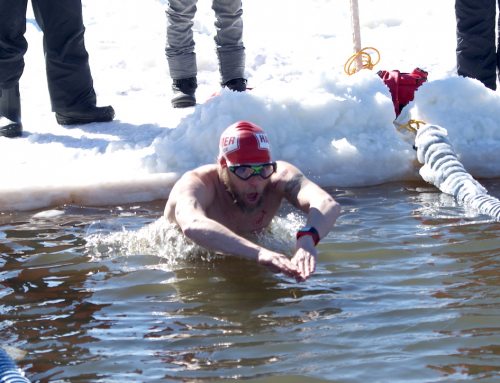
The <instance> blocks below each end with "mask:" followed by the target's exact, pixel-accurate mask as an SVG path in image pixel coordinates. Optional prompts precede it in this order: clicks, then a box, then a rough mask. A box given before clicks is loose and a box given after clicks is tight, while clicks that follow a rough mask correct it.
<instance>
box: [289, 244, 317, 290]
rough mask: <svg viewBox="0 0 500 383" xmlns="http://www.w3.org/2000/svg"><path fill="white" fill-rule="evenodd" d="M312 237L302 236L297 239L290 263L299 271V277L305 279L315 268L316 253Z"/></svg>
mask: <svg viewBox="0 0 500 383" xmlns="http://www.w3.org/2000/svg"><path fill="white" fill-rule="evenodd" d="M317 254H318V252H317V250H316V248H315V247H314V242H313V240H312V237H310V236H303V237H301V238H299V239H298V240H297V251H296V252H295V255H294V256H293V258H292V264H293V265H295V267H296V268H297V271H298V272H299V275H300V278H301V279H302V280H306V279H307V278H309V277H310V276H311V274H312V273H314V271H315V270H316V255H317Z"/></svg>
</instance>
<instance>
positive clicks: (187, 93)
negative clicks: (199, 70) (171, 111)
mask: <svg viewBox="0 0 500 383" xmlns="http://www.w3.org/2000/svg"><path fill="white" fill-rule="evenodd" d="M197 87H198V82H197V81H196V77H189V78H181V79H178V80H174V81H173V83H172V90H173V91H174V97H172V106H173V107H174V108H187V107H189V106H195V105H196V98H195V97H194V93H195V92H196V88H197Z"/></svg>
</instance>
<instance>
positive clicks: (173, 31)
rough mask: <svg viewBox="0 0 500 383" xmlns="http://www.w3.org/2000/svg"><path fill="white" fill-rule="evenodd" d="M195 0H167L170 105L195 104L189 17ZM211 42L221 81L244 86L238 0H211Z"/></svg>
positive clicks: (242, 88) (239, 88)
mask: <svg viewBox="0 0 500 383" xmlns="http://www.w3.org/2000/svg"><path fill="white" fill-rule="evenodd" d="M196 3H197V0H170V1H169V2H168V9H167V11H166V13H167V46H166V49H165V52H166V55H167V61H168V66H169V70H170V77H171V78H172V81H173V82H172V90H173V93H174V96H173V98H172V106H173V107H174V108H185V107H189V106H194V105H195V104H196V97H195V92H196V88H197V86H198V82H197V78H196V75H197V66H196V54H195V50H194V45H195V43H194V40H193V30H192V28H193V18H194V16H195V13H196ZM212 9H213V10H214V12H215V17H216V21H215V27H216V30H217V33H216V36H215V38H214V39H215V43H216V47H217V58H218V61H219V71H220V75H221V85H222V86H223V87H227V88H228V89H231V90H233V91H237V92H243V91H245V90H246V84H247V80H246V79H245V76H244V71H245V47H244V46H243V20H242V14H243V9H242V2H241V0H213V1H212Z"/></svg>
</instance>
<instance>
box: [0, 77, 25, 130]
mask: <svg viewBox="0 0 500 383" xmlns="http://www.w3.org/2000/svg"><path fill="white" fill-rule="evenodd" d="M22 134H23V125H22V124H21V99H20V97H19V84H16V85H15V86H13V87H12V88H8V89H0V136H2V137H9V138H13V137H19V136H21V135H22Z"/></svg>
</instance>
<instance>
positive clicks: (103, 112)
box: [56, 106, 115, 125]
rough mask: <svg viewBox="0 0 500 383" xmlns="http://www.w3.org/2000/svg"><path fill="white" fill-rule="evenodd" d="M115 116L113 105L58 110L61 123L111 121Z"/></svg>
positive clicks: (58, 121) (75, 123)
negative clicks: (69, 110)
mask: <svg viewBox="0 0 500 383" xmlns="http://www.w3.org/2000/svg"><path fill="white" fill-rule="evenodd" d="M113 118H115V110H114V109H113V107H112V106H90V107H88V108H86V109H83V110H78V111H72V112H56V120H57V123H58V124H59V125H83V124H90V123H91V122H109V121H112V120H113Z"/></svg>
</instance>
